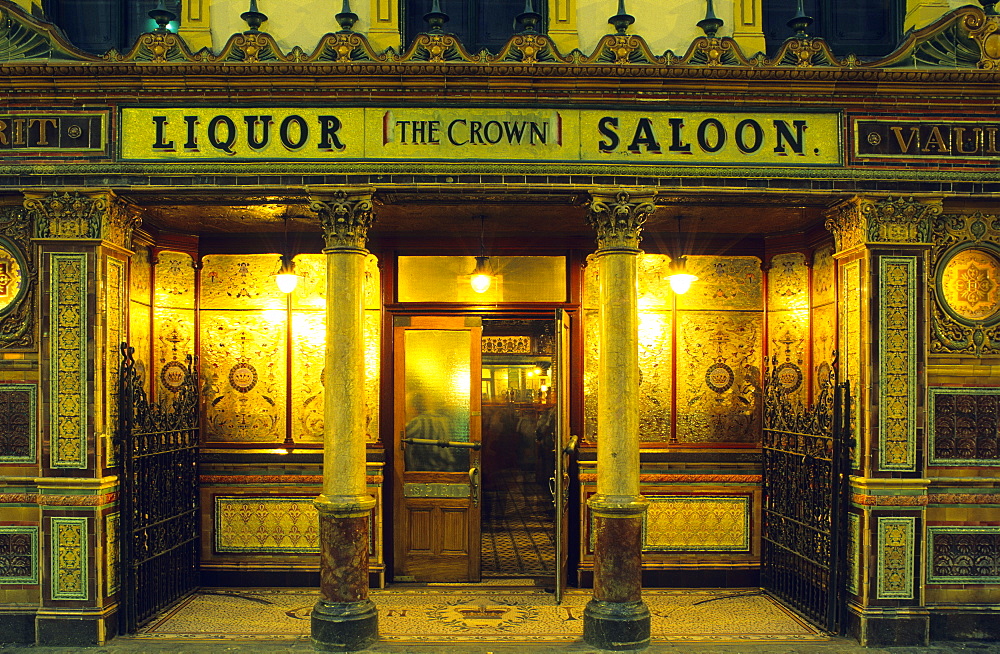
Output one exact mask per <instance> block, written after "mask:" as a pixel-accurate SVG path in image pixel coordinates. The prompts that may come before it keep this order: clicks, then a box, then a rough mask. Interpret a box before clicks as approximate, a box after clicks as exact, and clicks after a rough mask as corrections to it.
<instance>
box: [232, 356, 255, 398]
mask: <svg viewBox="0 0 1000 654" xmlns="http://www.w3.org/2000/svg"><path fill="white" fill-rule="evenodd" d="M229 385H230V386H232V387H233V388H235V389H236V391H237V392H239V393H249V392H250V391H252V390H253V388H254V386H256V385H257V369H256V368H254V367H253V366H251V365H250V364H249V363H247V362H245V361H241V362H240V363H237V364H236V365H235V366H233V367H232V368H231V369H230V370H229Z"/></svg>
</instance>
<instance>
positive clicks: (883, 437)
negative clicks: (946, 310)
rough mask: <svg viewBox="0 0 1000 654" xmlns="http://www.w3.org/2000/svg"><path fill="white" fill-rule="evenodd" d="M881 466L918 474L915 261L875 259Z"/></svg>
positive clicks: (908, 258)
mask: <svg viewBox="0 0 1000 654" xmlns="http://www.w3.org/2000/svg"><path fill="white" fill-rule="evenodd" d="M878 261H879V281H880V283H879V295H880V298H879V299H880V302H879V304H880V305H881V308H882V310H881V314H882V315H881V316H880V320H879V343H878V348H879V361H878V369H879V384H878V394H879V407H880V413H879V425H878V433H879V467H880V469H882V470H898V471H906V472H912V471H915V470H916V465H917V453H916V430H917V322H916V321H917V289H916V271H917V258H916V257H879V260H878Z"/></svg>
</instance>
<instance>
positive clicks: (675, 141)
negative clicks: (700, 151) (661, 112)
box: [667, 118, 691, 154]
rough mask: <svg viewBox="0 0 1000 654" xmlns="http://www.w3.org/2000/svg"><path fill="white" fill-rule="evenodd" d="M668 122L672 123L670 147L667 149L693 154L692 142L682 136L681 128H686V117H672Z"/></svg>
mask: <svg viewBox="0 0 1000 654" xmlns="http://www.w3.org/2000/svg"><path fill="white" fill-rule="evenodd" d="M667 122H669V123H670V147H669V148H667V149H668V150H670V151H671V152H683V153H684V154H691V144H690V143H685V142H684V140H683V138H681V130H683V129H684V119H683V118H671V119H669V120H668V121H667Z"/></svg>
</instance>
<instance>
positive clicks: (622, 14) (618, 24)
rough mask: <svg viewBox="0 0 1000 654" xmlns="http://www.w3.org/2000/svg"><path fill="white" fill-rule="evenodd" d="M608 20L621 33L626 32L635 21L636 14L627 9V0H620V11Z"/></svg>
mask: <svg viewBox="0 0 1000 654" xmlns="http://www.w3.org/2000/svg"><path fill="white" fill-rule="evenodd" d="M608 22H609V23H611V25H612V26H614V28H615V29H616V30H618V33H619V34H625V30H627V29H628V26H629V25H631V24H632V23H634V22H635V16H632V15H631V14H628V13H627V12H626V11H625V0H618V13H617V14H615V15H614V16H612V17H611V18H609V19H608Z"/></svg>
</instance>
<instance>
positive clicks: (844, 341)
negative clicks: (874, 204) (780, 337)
mask: <svg viewBox="0 0 1000 654" xmlns="http://www.w3.org/2000/svg"><path fill="white" fill-rule="evenodd" d="M861 270H862V268H861V260H860V259H855V260H853V261H849V262H848V263H847V264H846V265H844V266H843V268H842V272H843V277H842V278H841V280H840V284H841V287H840V297H841V301H840V303H839V304H840V347H839V348H838V349H839V351H840V357H841V358H840V361H841V366H842V367H841V373H842V376H843V378H846V379H847V381H849V382H850V385H851V407H850V412H851V415H850V419H851V433H852V434H859V435H860V434H862V433H863V431H862V430H863V427H864V426H863V425H862V424H861V420H862V419H863V416H864V414H863V413H860V412H859V411H858V407H861V406H864V405H865V402H866V401H867V399H866V398H867V393H866V392H865V387H864V386H863V385H862V383H861V372H862V362H863V357H862V352H861V347H862V334H864V325H863V321H864V315H865V314H864V311H863V307H862V298H861V288H862V284H861ZM859 438H860V436H859ZM861 450H862V448H861V447H854V448H852V449H851V465H853V466H854V467H855V468H858V467H860V465H861V461H860V454H861Z"/></svg>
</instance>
